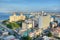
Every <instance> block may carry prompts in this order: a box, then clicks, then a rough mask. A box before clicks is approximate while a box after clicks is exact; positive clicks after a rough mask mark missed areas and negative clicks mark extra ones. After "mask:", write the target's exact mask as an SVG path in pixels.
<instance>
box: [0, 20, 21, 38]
mask: <svg viewBox="0 0 60 40" xmlns="http://www.w3.org/2000/svg"><path fill="white" fill-rule="evenodd" d="M0 27H2V28H4V29H6V30H7V31H8V32H9V33H11V32H12V34H15V36H16V38H20V37H21V36H20V35H19V34H18V33H17V32H16V31H14V30H12V29H9V28H7V27H6V25H3V24H2V21H0Z"/></svg>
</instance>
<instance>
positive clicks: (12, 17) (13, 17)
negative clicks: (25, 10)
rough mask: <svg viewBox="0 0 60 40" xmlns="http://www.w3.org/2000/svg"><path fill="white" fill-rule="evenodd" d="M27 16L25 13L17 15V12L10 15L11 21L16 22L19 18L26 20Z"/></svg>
mask: <svg viewBox="0 0 60 40" xmlns="http://www.w3.org/2000/svg"><path fill="white" fill-rule="evenodd" d="M25 18H26V17H25V16H24V15H23V14H21V15H20V16H17V15H16V14H15V13H14V15H13V16H10V19H9V22H13V21H14V22H16V21H19V20H25Z"/></svg>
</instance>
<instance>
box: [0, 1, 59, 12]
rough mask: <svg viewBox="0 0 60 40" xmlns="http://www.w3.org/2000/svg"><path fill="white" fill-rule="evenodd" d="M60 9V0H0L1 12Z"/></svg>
mask: <svg viewBox="0 0 60 40" xmlns="http://www.w3.org/2000/svg"><path fill="white" fill-rule="evenodd" d="M42 10H46V11H47V10H50V11H60V0H0V12H14V11H18V12H20V11H42Z"/></svg>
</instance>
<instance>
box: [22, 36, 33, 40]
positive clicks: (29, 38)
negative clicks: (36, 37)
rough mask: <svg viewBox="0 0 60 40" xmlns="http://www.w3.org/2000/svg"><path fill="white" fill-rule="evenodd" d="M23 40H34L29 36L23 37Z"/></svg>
mask: <svg viewBox="0 0 60 40" xmlns="http://www.w3.org/2000/svg"><path fill="white" fill-rule="evenodd" d="M22 40H32V38H31V37H29V36H26V37H22Z"/></svg>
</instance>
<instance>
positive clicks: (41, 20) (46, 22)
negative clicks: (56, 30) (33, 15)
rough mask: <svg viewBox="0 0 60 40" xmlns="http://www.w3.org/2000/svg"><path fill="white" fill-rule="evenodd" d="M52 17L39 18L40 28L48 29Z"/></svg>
mask: <svg viewBox="0 0 60 40" xmlns="http://www.w3.org/2000/svg"><path fill="white" fill-rule="evenodd" d="M50 20H51V19H50V15H46V16H40V17H39V28H42V29H47V28H48V26H49V23H50Z"/></svg>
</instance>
